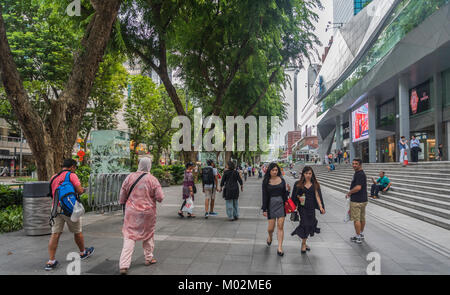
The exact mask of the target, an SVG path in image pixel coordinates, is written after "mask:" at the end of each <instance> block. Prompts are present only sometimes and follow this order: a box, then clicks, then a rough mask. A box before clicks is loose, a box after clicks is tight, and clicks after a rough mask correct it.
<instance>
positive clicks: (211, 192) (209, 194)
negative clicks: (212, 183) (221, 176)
mask: <svg viewBox="0 0 450 295" xmlns="http://www.w3.org/2000/svg"><path fill="white" fill-rule="evenodd" d="M205 198H206V199H211V200H214V199H216V188H215V187H213V188H207V187H205Z"/></svg>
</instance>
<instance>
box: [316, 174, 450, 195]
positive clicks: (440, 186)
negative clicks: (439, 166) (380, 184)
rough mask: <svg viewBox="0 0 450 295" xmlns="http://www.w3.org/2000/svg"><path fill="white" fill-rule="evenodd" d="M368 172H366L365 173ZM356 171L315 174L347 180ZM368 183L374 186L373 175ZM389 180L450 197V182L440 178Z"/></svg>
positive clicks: (397, 178) (399, 184) (396, 183)
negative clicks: (337, 176)
mask: <svg viewBox="0 0 450 295" xmlns="http://www.w3.org/2000/svg"><path fill="white" fill-rule="evenodd" d="M365 172H366V171H365ZM354 173H355V172H354V171H353V172H345V173H344V172H341V171H338V172H332V173H330V172H319V173H315V174H316V176H317V177H318V176H319V175H320V176H323V177H327V175H330V174H333V175H336V174H338V175H339V177H342V178H345V179H350V181H351V179H352V178H353V175H354ZM366 175H367V181H368V182H369V183H370V184H371V185H372V180H371V175H369V174H367V173H366ZM374 178H375V180H376V179H377V178H378V175H377V176H376V177H375V176H374ZM388 178H389V179H390V180H391V181H392V184H393V185H395V186H396V187H405V188H415V189H418V190H424V188H425V189H426V190H429V191H430V192H434V193H437V194H444V195H448V196H450V182H447V181H445V180H442V179H438V178H431V177H430V178H426V179H425V181H423V180H424V179H423V177H421V178H416V177H414V176H408V175H405V176H404V177H399V176H395V177H394V176H391V175H388Z"/></svg>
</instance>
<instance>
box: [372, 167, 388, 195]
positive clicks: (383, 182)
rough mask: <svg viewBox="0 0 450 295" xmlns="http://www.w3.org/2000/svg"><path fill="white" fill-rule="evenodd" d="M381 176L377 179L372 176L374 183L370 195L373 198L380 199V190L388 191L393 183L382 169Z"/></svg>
mask: <svg viewBox="0 0 450 295" xmlns="http://www.w3.org/2000/svg"><path fill="white" fill-rule="evenodd" d="M379 176H380V178H378V179H377V180H376V181H375V178H373V177H372V182H373V184H372V188H371V189H370V197H371V198H373V199H379V198H380V197H379V196H378V192H379V191H382V192H387V191H388V190H389V189H390V187H391V185H392V183H391V181H390V180H389V178H387V176H386V175H385V173H384V171H380V174H379Z"/></svg>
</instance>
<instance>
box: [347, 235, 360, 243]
mask: <svg viewBox="0 0 450 295" xmlns="http://www.w3.org/2000/svg"><path fill="white" fill-rule="evenodd" d="M350 241H352V242H354V243H356V244H361V243H362V241H361V237H359V236H355V237H351V238H350Z"/></svg>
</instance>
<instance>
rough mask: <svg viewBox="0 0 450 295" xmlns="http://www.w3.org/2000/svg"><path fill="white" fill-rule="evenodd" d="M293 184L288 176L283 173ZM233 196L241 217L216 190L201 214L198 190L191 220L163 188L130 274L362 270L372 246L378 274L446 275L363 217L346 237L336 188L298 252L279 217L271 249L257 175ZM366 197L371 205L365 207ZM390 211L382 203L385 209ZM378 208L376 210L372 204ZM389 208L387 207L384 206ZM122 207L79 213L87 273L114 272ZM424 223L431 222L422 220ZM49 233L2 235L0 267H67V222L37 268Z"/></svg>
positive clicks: (10, 270) (426, 255) (447, 267)
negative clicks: (150, 253)
mask: <svg viewBox="0 0 450 295" xmlns="http://www.w3.org/2000/svg"><path fill="white" fill-rule="evenodd" d="M287 180H288V182H289V183H290V184H291V186H292V185H293V184H294V179H292V178H290V177H287ZM244 190H245V191H244V192H243V193H241V196H240V199H239V205H240V208H241V209H240V219H239V220H237V221H228V220H227V217H226V213H225V201H224V200H223V198H222V194H221V193H220V194H218V195H217V197H216V203H217V204H216V210H215V211H216V212H218V213H219V214H218V216H210V217H209V218H208V219H204V218H203V214H204V196H203V195H202V193H201V192H200V193H199V194H197V195H196V197H195V206H196V208H195V209H194V212H195V213H196V215H197V217H196V218H194V219H188V218H184V219H181V218H179V217H178V216H177V210H178V209H179V207H180V206H181V187H180V186H171V187H168V188H164V193H165V199H164V201H163V204H161V205H158V210H157V212H158V217H157V226H156V236H155V245H156V246H155V251H154V255H155V258H156V259H157V260H158V262H157V263H156V264H154V265H151V266H145V265H144V255H143V249H142V246H141V245H142V243H141V242H138V243H136V248H135V252H134V255H133V260H132V265H131V268H130V271H129V274H130V275H134V274H139V275H151V274H153V275H240V274H242V275H259V274H263V275H283V274H288V275H303V274H306V275H328V274H330V275H364V274H366V268H367V266H368V264H369V262H368V261H367V260H366V257H367V254H368V253H370V252H378V253H379V254H380V255H381V273H382V274H385V275H388V274H401V275H405V274H450V261H449V258H448V257H444V256H443V255H441V254H439V253H437V252H435V251H433V250H431V249H429V248H427V247H426V246H424V245H423V244H420V243H417V242H415V241H414V239H411V238H409V237H407V236H405V235H402V234H400V233H398V232H397V231H394V230H392V229H391V228H390V227H388V226H386V225H385V224H382V223H380V222H379V221H378V220H377V219H375V218H372V217H371V216H368V219H367V227H366V230H365V236H366V241H365V242H364V243H363V244H362V245H357V244H354V243H351V242H350V237H351V236H352V235H353V234H354V229H353V225H352V224H351V223H344V222H343V221H342V219H343V210H344V209H343V200H341V195H342V193H339V192H337V191H334V190H331V189H328V188H323V195H324V200H325V201H324V202H325V206H326V210H327V213H326V214H325V215H323V216H321V215H320V214H318V213H317V216H318V219H319V226H320V228H321V233H320V234H316V235H315V236H314V237H313V238H310V239H309V240H308V244H309V245H310V247H311V249H312V250H311V252H308V253H307V254H306V255H305V254H304V255H302V254H301V253H300V245H301V242H300V239H299V238H298V237H292V236H291V235H290V233H291V232H292V231H293V229H294V228H295V227H296V225H295V224H294V223H292V222H291V221H289V220H288V219H287V220H286V222H285V235H284V247H283V248H284V251H285V255H284V257H279V256H278V255H277V238H276V232H275V233H274V239H273V243H272V245H271V246H270V247H268V246H267V245H266V239H267V220H266V218H264V216H262V214H261V212H260V209H259V208H260V207H261V180H260V179H257V178H256V177H251V178H249V179H248V180H247V182H246V183H245V188H244ZM370 206H371V205H370V204H369V209H370ZM383 210H386V212H387V211H389V210H388V209H383ZM377 212H379V211H377ZM387 214H388V213H387ZM122 222H123V217H122V215H121V212H114V213H109V214H103V215H100V214H93V213H89V214H87V215H86V216H85V217H84V220H83V223H84V227H83V231H84V235H85V241H86V246H94V247H95V249H96V250H95V253H94V255H93V256H91V257H90V258H88V259H86V260H84V261H82V262H81V272H82V274H86V275H98V274H102V275H104V274H110V275H115V274H118V267H119V266H118V263H119V262H118V261H119V257H120V253H121V250H122V243H123V240H122V234H121V228H122ZM426 226H433V225H429V224H426ZM48 239H49V236H48V235H47V236H38V237H28V236H25V234H24V232H23V231H19V232H14V233H8V234H3V235H0V274H39V275H55V274H66V268H67V266H68V264H69V262H68V261H66V255H67V254H68V253H69V252H72V251H77V247H76V245H75V243H74V241H73V236H72V235H71V234H70V233H69V232H68V231H67V228H66V229H65V232H64V234H63V235H62V236H61V239H60V243H59V246H58V252H57V260H58V261H59V262H60V265H59V267H58V268H57V269H56V270H54V271H50V272H46V271H44V269H43V267H44V264H45V262H46V260H47V259H48V254H47V244H48Z"/></svg>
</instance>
